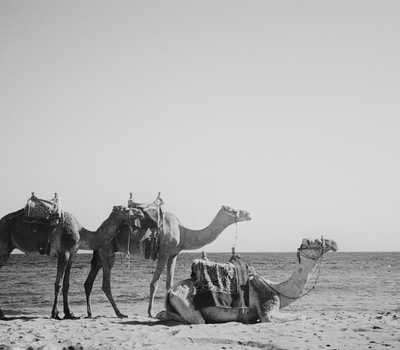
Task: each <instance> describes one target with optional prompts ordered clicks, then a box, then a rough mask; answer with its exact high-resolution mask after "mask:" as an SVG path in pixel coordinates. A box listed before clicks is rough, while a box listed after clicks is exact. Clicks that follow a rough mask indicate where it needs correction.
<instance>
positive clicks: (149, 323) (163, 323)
mask: <svg viewBox="0 0 400 350" xmlns="http://www.w3.org/2000/svg"><path fill="white" fill-rule="evenodd" d="M116 323H118V324H121V325H127V326H168V327H173V326H180V325H182V323H180V322H177V321H162V320H156V321H123V322H116Z"/></svg>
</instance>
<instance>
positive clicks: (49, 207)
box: [25, 192, 63, 221]
mask: <svg viewBox="0 0 400 350" xmlns="http://www.w3.org/2000/svg"><path fill="white" fill-rule="evenodd" d="M25 216H26V217H28V218H30V219H33V220H45V221H48V220H62V219H63V211H62V208H61V204H60V201H59V198H58V195H57V193H55V194H54V197H53V199H51V200H46V199H41V198H38V197H36V196H35V194H34V193H33V192H32V195H31V197H30V198H29V199H28V201H27V203H26V205H25Z"/></svg>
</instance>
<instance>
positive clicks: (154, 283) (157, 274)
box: [147, 255, 168, 317]
mask: <svg viewBox="0 0 400 350" xmlns="http://www.w3.org/2000/svg"><path fill="white" fill-rule="evenodd" d="M167 260H168V257H167V256H165V255H162V256H160V257H159V258H158V260H157V266H156V270H155V271H154V274H153V278H152V280H151V282H150V298H149V306H148V308H147V314H148V315H149V317H153V316H152V313H151V312H152V309H153V303H154V297H155V295H156V292H157V287H158V281H159V279H160V276H161V274H162V272H163V270H164V267H165V264H166V263H167Z"/></svg>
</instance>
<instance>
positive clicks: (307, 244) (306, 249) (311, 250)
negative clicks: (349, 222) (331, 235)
mask: <svg viewBox="0 0 400 350" xmlns="http://www.w3.org/2000/svg"><path fill="white" fill-rule="evenodd" d="M329 251H334V252H336V251H337V244H336V242H335V241H334V240H332V239H325V238H323V237H321V239H315V240H310V239H303V241H302V242H301V245H300V247H299V248H298V249H297V258H298V260H299V263H300V261H301V258H302V257H303V258H308V259H311V260H319V259H320V258H322V256H323V255H325V254H326V253H328V252H329Z"/></svg>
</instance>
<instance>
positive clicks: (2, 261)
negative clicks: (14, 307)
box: [0, 247, 10, 320]
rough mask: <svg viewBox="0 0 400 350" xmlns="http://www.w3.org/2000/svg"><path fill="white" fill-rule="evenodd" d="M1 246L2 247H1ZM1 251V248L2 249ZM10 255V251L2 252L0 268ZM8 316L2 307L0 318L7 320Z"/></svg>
mask: <svg viewBox="0 0 400 350" xmlns="http://www.w3.org/2000/svg"><path fill="white" fill-rule="evenodd" d="M0 248H1V247H0ZM0 251H1V250H0ZM9 257H10V253H5V254H0V268H1V267H2V266H3V265H5V264H6V262H7V260H8V258H9ZM5 319H6V316H5V315H4V313H3V311H2V310H1V308H0V320H5Z"/></svg>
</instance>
